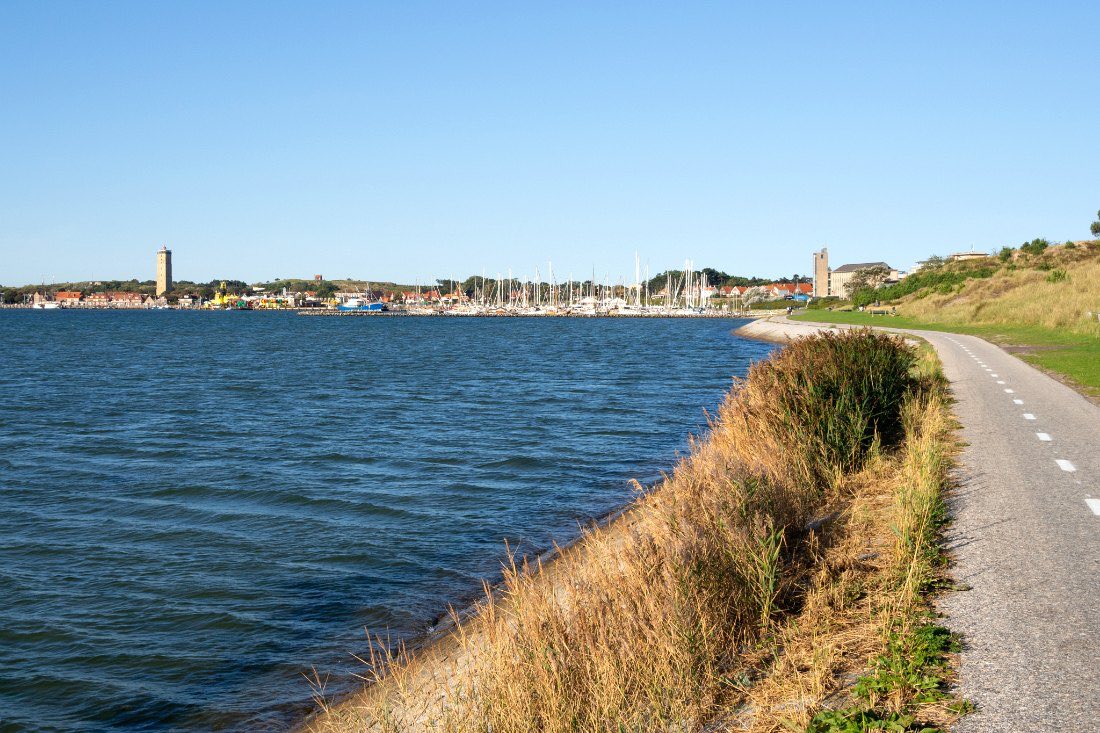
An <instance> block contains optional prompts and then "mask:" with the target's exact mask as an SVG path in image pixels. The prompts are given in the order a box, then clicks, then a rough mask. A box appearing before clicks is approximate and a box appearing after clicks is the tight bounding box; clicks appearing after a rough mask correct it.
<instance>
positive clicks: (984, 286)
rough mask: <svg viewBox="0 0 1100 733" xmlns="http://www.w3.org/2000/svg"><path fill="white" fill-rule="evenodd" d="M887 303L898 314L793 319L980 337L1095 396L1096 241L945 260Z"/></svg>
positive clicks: (1099, 370) (1098, 388) (1098, 392)
mask: <svg viewBox="0 0 1100 733" xmlns="http://www.w3.org/2000/svg"><path fill="white" fill-rule="evenodd" d="M918 275H919V273H918ZM913 277H914V278H917V277H918V276H913ZM905 282H906V281H904V280H903V281H902V283H905ZM919 282H920V281H919V280H917V279H914V284H916V283H919ZM899 285H900V284H899ZM897 288H898V286H894V290H887V291H884V294H885V295H887V296H888V295H889V294H890V293H891V292H895V290H896V289H897ZM896 292H899V293H900V292H902V291H901V290H896ZM885 303H886V304H887V306H895V307H896V308H897V311H898V313H899V315H898V316H896V317H894V316H886V317H884V316H872V315H870V313H868V312H863V313H860V312H852V311H847V310H833V311H825V310H810V311H807V312H805V313H800V314H798V315H795V316H792V318H794V319H795V320H805V321H815V322H821V323H838V324H839V323H848V324H858V325H868V326H893V327H897V328H922V329H927V330H931V331H952V332H956V333H966V334H972V335H974V336H981V337H982V338H985V339H988V340H989V341H992V342H993V343H996V344H999V345H1002V346H1007V347H1014V348H1013V349H1012V350H1013V351H1016V352H1017V353H1018V355H1019V356H1021V357H1022V358H1023V359H1025V360H1026V361H1029V362H1031V363H1033V364H1035V365H1037V366H1039V367H1042V368H1044V369H1047V370H1049V371H1051V372H1054V373H1056V374H1059V375H1063V376H1065V377H1068V378H1069V380H1070V381H1071V382H1072V383H1074V385H1075V386H1077V387H1078V388H1080V389H1081V390H1082V391H1084V392H1087V393H1090V394H1093V395H1095V396H1100V319H1098V317H1097V315H1096V314H1097V313H1100V243H1084V242H1082V243H1077V244H1076V245H1075V246H1074V247H1073V248H1072V249H1067V248H1066V247H1065V246H1057V247H1050V248H1049V249H1047V250H1045V251H1043V252H1042V253H1040V254H1038V255H1029V254H1026V253H1020V252H1017V253H1016V254H1015V255H1013V257H1012V258H1010V259H1008V260H1006V261H1005V262H1000V261H998V260H996V259H994V258H989V260H988V261H978V262H967V263H959V265H957V266H953V265H947V266H945V267H944V268H943V271H942V272H941V273H939V277H929V278H928V282H927V285H926V286H922V287H918V288H915V289H908V288H907V291H906V292H905V293H904V295H903V296H902V297H900V298H898V299H897V300H893V301H890V300H887V301H885Z"/></svg>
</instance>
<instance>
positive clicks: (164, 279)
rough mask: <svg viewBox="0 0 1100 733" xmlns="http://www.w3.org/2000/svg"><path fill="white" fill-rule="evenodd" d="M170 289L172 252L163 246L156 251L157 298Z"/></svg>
mask: <svg viewBox="0 0 1100 733" xmlns="http://www.w3.org/2000/svg"><path fill="white" fill-rule="evenodd" d="M171 289H172V250H170V249H168V245H167V244H166V245H163V246H162V247H161V248H160V250H159V251H157V297H158V298H159V297H160V296H162V295H164V294H165V293H167V292H168V291H169V290H171Z"/></svg>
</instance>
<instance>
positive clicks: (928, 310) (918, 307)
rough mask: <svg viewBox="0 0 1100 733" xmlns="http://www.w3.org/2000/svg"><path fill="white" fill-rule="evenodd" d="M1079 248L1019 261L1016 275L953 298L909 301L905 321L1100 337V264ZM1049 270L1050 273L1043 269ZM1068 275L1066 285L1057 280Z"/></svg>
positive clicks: (1006, 272) (975, 283) (970, 285)
mask: <svg viewBox="0 0 1100 733" xmlns="http://www.w3.org/2000/svg"><path fill="white" fill-rule="evenodd" d="M1098 251H1100V249H1094V248H1090V247H1087V246H1085V245H1078V247H1077V248H1076V249H1073V250H1066V249H1065V248H1064V247H1054V248H1051V250H1049V251H1047V252H1044V253H1043V255H1041V256H1039V257H1034V258H1030V259H1023V258H1021V259H1019V260H1018V261H1017V262H1015V263H1013V264H1014V266H1015V269H1009V268H1007V267H1004V268H1001V269H1000V270H998V271H997V273H996V274H994V275H993V277H990V278H986V279H977V280H970V281H968V282H967V283H966V285H965V287H962V288H961V289H959V290H956V291H953V292H950V293H938V292H936V293H932V294H930V295H927V296H925V297H919V298H912V297H911V298H909V299H906V300H905V301H903V304H902V305H901V306H900V307H899V310H900V311H901V312H902V313H903V315H906V316H909V317H912V318H915V319H918V320H922V321H928V322H932V323H944V324H987V325H1008V326H1042V327H1045V328H1053V329H1066V330H1069V331H1072V332H1074V333H1078V334H1082V335H1090V336H1100V321H1097V318H1096V316H1095V315H1093V316H1091V317H1090V316H1089V315H1088V313H1089V312H1090V311H1091V312H1092V313H1094V314H1095V313H1097V312H1100V258H1098V257H1097V254H1096V253H1097V252H1098ZM1038 267H1045V268H1050V269H1037V268H1038ZM1057 271H1062V272H1064V273H1065V279H1060V278H1058V277H1057V276H1052V273H1055V272H1057Z"/></svg>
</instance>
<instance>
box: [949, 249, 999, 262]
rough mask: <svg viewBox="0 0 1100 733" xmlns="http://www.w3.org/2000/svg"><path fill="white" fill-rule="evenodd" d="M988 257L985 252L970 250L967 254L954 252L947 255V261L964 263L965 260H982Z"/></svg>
mask: <svg viewBox="0 0 1100 733" xmlns="http://www.w3.org/2000/svg"><path fill="white" fill-rule="evenodd" d="M987 257H989V255H988V254H986V253H985V252H978V251H975V250H970V251H969V252H956V253H955V254H953V255H949V256H948V258H947V259H949V260H951V261H952V262H965V261H967V260H984V259H985V258H987Z"/></svg>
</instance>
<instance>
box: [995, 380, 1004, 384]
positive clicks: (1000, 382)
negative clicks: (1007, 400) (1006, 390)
mask: <svg viewBox="0 0 1100 733" xmlns="http://www.w3.org/2000/svg"><path fill="white" fill-rule="evenodd" d="M1004 383H1005V380H1003V379H998V380H997V384H1004Z"/></svg>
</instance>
